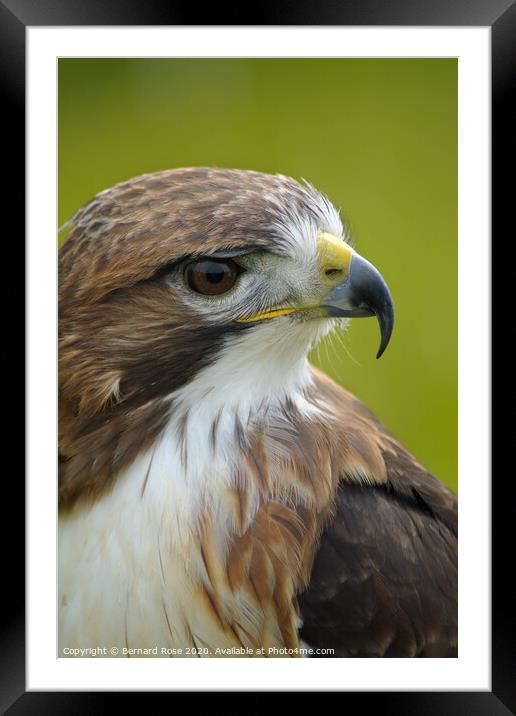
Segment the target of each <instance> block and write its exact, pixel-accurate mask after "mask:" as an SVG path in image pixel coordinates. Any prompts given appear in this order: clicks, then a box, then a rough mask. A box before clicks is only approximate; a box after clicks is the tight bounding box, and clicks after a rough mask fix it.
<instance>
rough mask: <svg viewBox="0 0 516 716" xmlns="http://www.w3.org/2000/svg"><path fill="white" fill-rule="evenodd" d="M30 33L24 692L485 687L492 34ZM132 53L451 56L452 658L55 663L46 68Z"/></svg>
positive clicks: (52, 92)
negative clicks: (455, 383)
mask: <svg viewBox="0 0 516 716" xmlns="http://www.w3.org/2000/svg"><path fill="white" fill-rule="evenodd" d="M27 34H28V51H27V52H28V62H27V73H28V74H27V78H28V94H27V97H28V110H27V111H28V114H27V120H28V123H27V126H28V178H27V190H28V248H29V251H28V308H29V334H28V335H29V362H28V387H29V392H28V394H29V413H28V438H29V443H28V444H29V451H28V485H27V487H28V489H27V494H28V498H27V508H28V509H27V514H28V540H27V544H28V591H27V604H28V613H27V618H28V622H27V623H28V634H27V637H28V650H27V688H28V689H29V690H39V689H52V690H54V689H59V690H64V689H80V690H88V689H94V690H117V689H124V690H126V689H127V690H151V689H159V690H168V689H193V690H197V689H208V690H217V689H220V690H236V689H251V690H258V689H262V688H267V689H282V690H284V689H295V690H303V689H344V690H411V689H420V690H426V689H440V690H456V689H467V690H472V689H473V690H485V689H490V680H491V676H490V651H491V649H490V588H489V583H490V561H489V554H490V534H489V508H490V480H489V452H490V446H489V438H488V435H489V417H488V416H489V388H488V369H489V353H488V346H489V326H488V323H489V320H488V310H489V308H488V307H489V289H488V271H489V248H488V247H489V237H490V194H489V186H490V181H489V177H490V149H489V132H490V110H489V106H490V60H489V57H490V29H489V28H446V29H443V28H386V27H374V28H346V27H344V28H341V27H331V28H294V27H287V28H285V27H282V28H280V27H274V28H214V27H212V28H170V27H158V28H138V27H131V28H122V27H115V28H107V27H103V28H66V27H64V28H39V27H38V28H27ZM135 55H138V56H158V57H159V56H165V57H166V56H168V57H170V56H178V57H179V56H190V57H191V56H197V57H201V56H256V57H258V56H276V57H280V56H318V57H333V56H339V57H344V56H350V57H361V56H362V57H364V56H367V57H377V56H381V57H390V56H392V57H404V56H411V57H421V56H424V57H443V56H446V57H459V428H460V430H459V485H460V491H459V496H460V545H461V547H460V560H459V571H460V579H459V604H460V615H459V650H460V653H459V658H458V659H403V660H401V663H400V661H399V660H397V659H386V660H379V659H347V660H346V661H345V662H343V661H341V660H340V659H328V660H326V659H313V660H312V659H295V660H290V659H277V660H269V659H232V660H231V662H229V663H228V662H227V661H225V660H221V659H207V660H203V659H192V660H189V659H127V660H124V659H120V660H118V659H56V656H55V654H56V643H55V634H56V621H55V611H56V609H55V604H56V591H55V583H56V579H55V577H56V564H55V558H54V555H55V539H56V534H55V524H56V502H55V474H56V455H55V444H56V441H55V429H54V426H55V424H56V409H55V405H56V399H55V396H56V380H55V372H56V371H55V365H56V348H55V346H56V340H55V339H56V325H55V288H54V287H55V285H56V283H55V282H56V269H55V253H54V252H55V240H56V238H55V237H56V228H57V227H56V206H57V195H56V187H57V180H56V179H57V177H56V171H57V169H56V119H57V118H56V97H57V95H56V89H57V88H56V58H57V57H63V56H106V57H108V56H114V57H117V56H135ZM436 209H437V210H439V207H436ZM438 281H439V279H438V276H436V290H438ZM436 339H437V340H438V337H436Z"/></svg>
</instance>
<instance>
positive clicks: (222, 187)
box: [56, 57, 465, 668]
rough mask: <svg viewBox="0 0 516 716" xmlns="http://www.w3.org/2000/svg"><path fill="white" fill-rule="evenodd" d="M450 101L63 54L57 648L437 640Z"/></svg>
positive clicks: (448, 471)
mask: <svg viewBox="0 0 516 716" xmlns="http://www.w3.org/2000/svg"><path fill="white" fill-rule="evenodd" d="M458 92H459V88H458V58H457V57H398V58H395V57H332V58H328V57H320V58H319V57H310V58H308V57H226V58H223V57H159V58H147V57H61V58H59V59H58V61H57V162H58V164H57V167H58V186H57V199H58V205H57V211H58V222H57V223H58V228H59V231H58V237H57V239H58V250H57V263H58V286H57V289H58V331H59V335H58V349H57V350H58V356H57V357H58V461H59V463H58V465H59V475H58V489H57V491H58V495H56V499H57V500H58V545H57V580H58V581H57V583H58V587H57V604H56V610H57V624H58V640H57V656H58V657H59V658H66V659H88V660H90V659H96V658H109V659H112V658H113V657H116V658H122V659H123V658H140V659H141V658H144V659H155V658H212V659H217V658H237V659H248V658H258V659H263V658H280V659H291V658H309V659H320V658H323V659H328V658H330V659H339V658H347V659H356V658H376V659H377V658H394V659H399V658H403V659H405V658H409V659H412V658H434V659H441V658H450V659H455V660H456V659H457V658H458V657H459V656H460V655H461V643H462V641H461V640H462V633H461V634H460V635H459V634H458V608H459V606H460V605H458V569H457V564H458V529H457V525H458V515H459V509H458V497H457V495H458V490H459V479H458V380H459V375H458V315H459V314H458V277H459V273H458V271H459V268H458V246H459V244H458V206H459V195H458V151H459V139H458V97H459V94H458ZM355 319H356V320H355ZM358 319H360V320H358ZM365 319H367V320H365ZM460 486H461V489H462V483H461V485H460ZM461 500H462V492H461ZM461 504H462V502H461ZM464 596H465V595H464V593H463V592H461V598H464ZM402 668H404V667H402Z"/></svg>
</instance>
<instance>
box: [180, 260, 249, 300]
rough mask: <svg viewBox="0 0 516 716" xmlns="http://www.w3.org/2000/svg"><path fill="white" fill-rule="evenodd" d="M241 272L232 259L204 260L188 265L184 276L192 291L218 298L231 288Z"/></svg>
mask: <svg viewBox="0 0 516 716" xmlns="http://www.w3.org/2000/svg"><path fill="white" fill-rule="evenodd" d="M242 270H243V269H242V268H241V267H240V266H239V265H238V264H236V263H235V262H234V261H233V260H232V259H215V258H213V259H211V258H206V259H198V260H197V261H192V263H190V264H188V266H187V267H186V272H185V276H186V281H187V283H188V285H189V286H190V288H191V289H192V291H195V292H196V293H202V294H203V295H204V296H218V295H219V294H222V293H226V292H227V291H229V290H230V289H231V288H233V286H234V285H235V283H236V280H237V278H238V275H239V274H240V273H241V272H242Z"/></svg>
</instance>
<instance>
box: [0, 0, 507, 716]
mask: <svg viewBox="0 0 516 716" xmlns="http://www.w3.org/2000/svg"><path fill="white" fill-rule="evenodd" d="M253 10H254V16H253V17H252V18H244V17H243V15H242V13H241V12H240V14H239V13H238V11H235V10H234V9H231V11H228V9H226V8H224V7H223V6H220V5H219V4H217V5H216V6H214V7H212V9H211V10H210V9H209V8H208V9H206V11H204V10H203V16H204V22H203V23H202V24H203V25H210V24H212V25H399V26H403V25H405V26H412V25H413V26H424V25H428V26H489V27H491V32H492V35H491V37H492V132H493V135H492V236H493V238H498V241H499V242H500V244H501V245H503V240H504V238H505V237H507V239H510V238H511V235H512V236H514V228H513V227H514V219H513V217H512V216H510V217H509V212H511V213H513V211H512V208H513V205H514V169H513V168H514V166H515V150H514V145H515V142H514V119H512V120H511V113H510V104H509V103H510V101H511V98H512V97H511V95H512V96H514V93H515V89H516V82H515V77H516V63H515V56H516V2H515V0H337V1H335V0H318V1H317V2H315V0H312V2H309V0H298V2H297V3H295V4H294V3H288V4H287V3H283V4H282V5H280V4H279V3H277V4H274V5H273V4H270V5H269V4H268V3H265V4H262V5H261V7H259V8H258V7H256V8H253ZM197 14H198V10H197V9H196V8H191V9H188V8H185V7H182V6H180V5H179V4H178V3H174V4H173V3H170V2H166V1H164V0H146V1H145V2H138V1H137V0H109V2H106V0H89V2H87V3H85V2H81V0H40V1H39V2H36V1H35V0H0V92H1V94H0V96H1V98H2V102H1V104H0V106H1V107H2V108H3V111H2V122H3V131H2V138H3V145H4V148H5V147H7V146H9V147H13V148H14V147H15V148H16V150H15V152H13V154H12V155H11V156H12V157H13V158H12V159H9V160H7V159H6V157H7V155H4V163H3V172H2V179H3V180H4V181H3V193H2V195H1V196H2V199H3V202H2V204H3V208H4V211H3V217H4V218H5V217H6V216H7V215H8V214H9V215H10V216H11V217H16V218H15V220H14V221H13V227H16V233H14V231H13V233H12V235H11V236H10V239H9V243H10V244H11V248H14V250H16V248H18V249H19V248H20V247H21V246H22V245H23V242H22V241H21V238H19V237H18V234H19V232H21V230H22V229H21V227H22V226H23V223H22V220H21V217H22V216H24V215H25V203H24V190H23V187H24V186H25V161H24V157H25V130H24V127H25V40H26V28H27V27H29V26H66V25H74V26H78V25H90V26H91V25H124V26H127V25H142V26H143V25H176V26H177V25H197V24H198V23H196V22H191V21H192V20H195V19H197V17H194V15H195V16H197ZM210 15H211V16H213V17H210ZM508 177H509V179H508ZM511 177H512V178H511ZM5 250H6V249H5V247H4V251H5ZM22 261H23V259H22V258H20V259H19V260H18V261H17V262H15V261H12V262H10V266H11V267H12V268H11V270H14V271H15V272H16V269H14V267H18V268H17V270H18V271H19V270H20V268H19V267H20V266H21V265H22ZM495 266H496V264H494V263H493V267H495ZM502 283H503V281H500V280H499V281H493V288H494V290H493V299H494V298H496V295H497V290H498V288H499V287H500V286H501V284H502ZM8 314H9V316H10V315H11V311H10V310H9V311H8ZM11 320H12V326H11V328H13V335H14V329H15V327H17V326H19V325H20V323H19V321H17V320H16V319H14V317H13V319H11ZM4 330H5V329H4ZM34 348H35V347H34V346H31V349H34ZM497 375H502V376H503V370H501V369H499V370H498V371H497ZM20 377H21V376H20ZM20 383H21V381H20ZM18 400H21V397H19V398H18ZM12 427H13V428H15V429H16V430H18V427H17V423H16V422H15V421H13V423H12ZM502 440H503V437H501V436H500V434H499V432H498V431H496V432H494V431H493V441H494V444H493V455H495V454H497V453H500V454H502V455H503V454H504V452H506V451H505V450H504V449H503V443H502ZM5 454H6V453H5V452H4V455H5ZM17 454H18V455H19V454H20V453H17ZM13 465H14V467H11V468H10V469H9V471H10V473H11V475H12V474H13V471H14V469H15V466H16V462H14V463H13ZM20 472H21V471H20ZM505 477H507V479H504V478H505ZM3 487H4V489H3V505H4V517H5V515H7V513H9V515H10V517H11V520H9V521H7V520H6V519H4V520H2V527H3V528H5V534H4V535H3V540H4V542H3V544H4V549H3V550H2V562H3V569H2V573H3V577H4V579H3V580H2V581H3V589H2V592H3V595H2V596H3V601H4V608H3V610H2V631H1V635H2V642H1V648H0V655H1V656H0V671H1V673H0V710H1V712H2V713H5V712H6V711H8V712H9V714H12V715H13V716H18V715H21V714H36V713H37V714H42V713H46V712H48V713H52V714H65V713H66V714H69V713H71V712H73V713H75V714H81V713H94V712H95V713H101V712H102V711H103V710H107V709H108V708H110V709H111V708H112V707H113V699H112V696H111V694H108V693H102V694H99V693H94V692H86V693H79V692H62V693H58V692H52V693H51V692H25V653H24V652H25V610H24V602H25V593H24V556H25V555H24V530H23V526H22V525H23V524H24V512H25V509H24V485H23V479H22V476H21V475H20V474H17V475H16V480H13V478H12V476H11V477H10V481H9V483H8V484H7V480H5V481H4V486H3ZM514 493H515V480H514V478H513V476H512V474H510V473H507V472H506V471H501V474H499V475H498V477H497V478H495V480H494V481H493V488H492V507H493V514H492V537H493V541H492V546H493V553H492V691H490V692H486V691H453V692H450V691H447V692H363V693H357V692H351V693H350V692H346V693H345V694H342V695H341V696H339V698H344V701H345V703H344V704H343V707H344V708H346V706H347V707H349V706H350V705H351V704H350V699H353V700H355V699H356V698H357V697H358V698H359V699H360V707H361V708H364V707H366V706H367V707H369V708H374V707H377V708H381V710H382V713H383V714H384V715H385V714H391V713H392V714H396V715H397V716H402V715H403V714H411V715H412V714H419V716H426V715H427V714H428V715H430V714H432V716H434V715H436V714H453V715H458V714H468V716H474V715H475V714H482V716H484V715H486V714H489V715H490V716H498V715H500V716H502V715H506V714H510V713H515V714H516V646H515V643H514V616H513V615H514V605H515V599H514V589H511V588H510V585H509V578H510V576H511V573H512V572H513V566H511V563H512V565H513V563H514V556H513V553H514V552H513V548H511V545H512V544H513V542H514V536H513V529H512V528H513V522H514V517H513V516H512V519H511V514H512V515H513V514H514V504H515V499H514V498H515V494H514ZM6 505H10V507H9V509H8V510H6V509H5V507H6ZM461 598H463V599H467V595H465V594H462V595H461ZM121 695H122V694H118V696H121ZM130 696H131V698H132V699H136V700H139V698H140V697H139V696H137V695H136V694H131V695H130ZM145 698H147V697H145ZM364 699H367V702H366V701H364ZM146 703H147V702H146ZM142 705H143V702H142ZM133 706H136V703H134V702H133ZM147 706H148V704H147Z"/></svg>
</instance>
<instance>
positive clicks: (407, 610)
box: [299, 371, 457, 657]
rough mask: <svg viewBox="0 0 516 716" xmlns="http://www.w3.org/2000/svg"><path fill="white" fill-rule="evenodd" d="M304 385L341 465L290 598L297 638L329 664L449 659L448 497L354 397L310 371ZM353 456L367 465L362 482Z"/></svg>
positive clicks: (452, 640) (453, 568) (453, 557)
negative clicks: (295, 596) (326, 652)
mask: <svg viewBox="0 0 516 716" xmlns="http://www.w3.org/2000/svg"><path fill="white" fill-rule="evenodd" d="M314 381H315V387H316V389H317V391H318V393H319V395H320V397H321V400H322V401H323V402H324V403H326V405H327V406H328V407H330V408H331V409H332V411H333V414H334V416H335V421H334V422H335V431H336V434H338V435H339V437H340V439H341V440H342V442H343V444H344V448H340V453H341V454H343V455H344V456H346V454H347V456H348V457H347V458H346V457H345V458H344V459H343V460H341V463H340V465H338V466H337V467H336V469H337V470H338V471H339V475H338V476H337V481H338V487H337V493H336V496H335V504H334V509H333V510H332V512H331V516H330V517H329V519H328V520H327V524H326V526H325V528H324V530H323V532H322V536H321V540H320V544H319V546H318V549H317V550H316V554H315V560H314V564H313V568H312V572H311V576H310V580H309V584H308V588H307V589H306V591H305V592H304V593H303V594H301V595H300V599H299V602H300V609H301V614H302V619H303V622H304V626H303V628H302V630H301V636H302V638H303V639H304V640H305V641H306V642H307V643H308V644H309V645H311V646H313V647H329V648H334V649H335V656H351V657H352V656H361V657H364V656H366V657H367V656H369V657H382V656H393V657H403V656H454V655H456V649H457V498H456V495H455V494H454V493H453V492H452V491H451V490H449V489H448V488H447V487H446V486H445V485H443V484H442V483H441V482H440V481H439V480H437V479H436V478H435V477H434V476H433V475H432V474H431V473H430V472H429V471H428V470H426V469H425V468H424V467H423V466H422V465H421V464H420V463H419V462H418V461H417V460H416V459H415V458H414V457H413V456H412V455H411V454H410V453H409V452H408V451H407V450H406V449H405V448H404V447H403V445H401V443H400V442H399V441H398V440H396V438H395V437H394V436H393V435H392V434H391V433H390V432H389V431H388V430H387V429H386V428H385V427H384V426H383V425H382V424H381V422H380V421H379V420H378V419H377V418H376V417H375V416H374V415H373V414H372V413H371V412H370V411H369V410H368V409H367V408H366V406H364V405H363V403H361V402H360V401H359V400H358V399H357V398H355V397H354V396H353V395H351V394H350V393H348V392H347V391H345V390H344V389H342V388H340V387H339V386H337V385H336V384H335V383H333V382H332V381H331V380H330V379H329V378H327V377H326V376H324V375H323V374H322V373H320V372H319V371H314ZM337 439H338V438H336V440H337ZM346 445H347V446H348V447H347V451H348V452H347V453H346V447H345V446H346ZM355 453H356V454H355ZM364 454H365V455H366V457H365V458H364ZM349 455H351V456H352V458H351V460H350V459H349ZM360 458H362V462H364V463H365V465H366V467H367V465H368V463H369V464H370V463H371V459H374V464H375V465H376V466H375V468H374V470H373V469H371V468H369V478H368V475H367V469H366V471H365V473H364V474H363V475H362V477H361V476H360V474H359V473H358V474H357V472H356V467H354V466H356V464H357V463H358V462H359V461H360Z"/></svg>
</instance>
